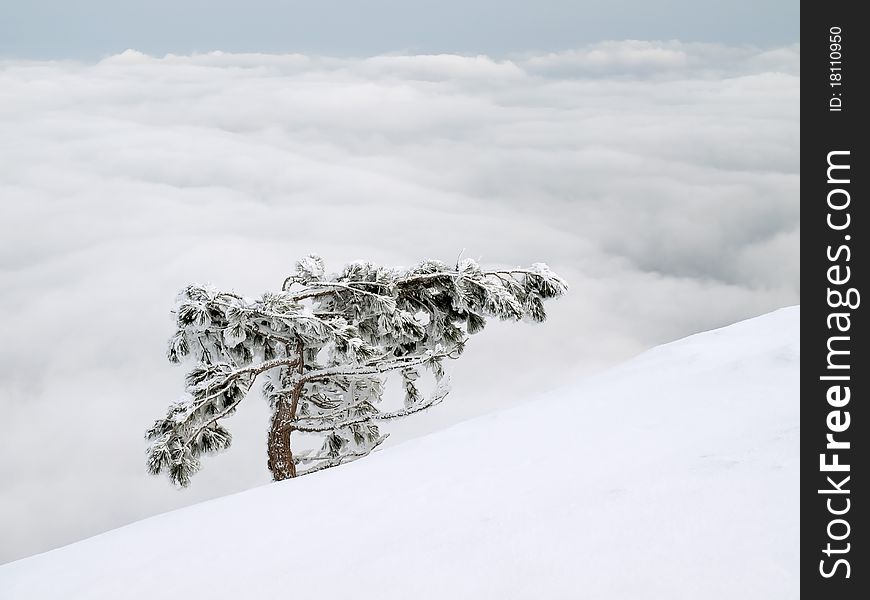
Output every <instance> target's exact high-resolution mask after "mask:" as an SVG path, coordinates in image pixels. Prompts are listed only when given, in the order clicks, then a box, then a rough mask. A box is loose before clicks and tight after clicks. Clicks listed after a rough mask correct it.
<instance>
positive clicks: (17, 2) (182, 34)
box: [0, 0, 800, 60]
mask: <svg viewBox="0 0 870 600" xmlns="http://www.w3.org/2000/svg"><path fill="white" fill-rule="evenodd" d="M799 8H800V2H798V0H730V1H729V2H719V1H715V2H714V1H710V0H707V1H703V0H701V1H699V0H658V1H656V2H648V1H646V0H606V1H604V0H598V1H590V0H535V1H531V0H440V1H438V2H433V1H431V0H367V1H365V2H348V1H347V0H319V1H317V2H314V1H311V0H305V1H302V0H245V1H242V0H149V1H147V2H145V1H142V0H26V1H24V0H0V56H3V55H5V56H15V57H25V58H80V59H86V60H91V59H96V58H100V57H103V56H106V55H109V54H114V53H117V52H121V51H123V50H125V49H127V48H135V49H137V50H140V51H142V52H147V53H149V54H156V55H161V56H162V55H163V54H166V53H175V54H188V53H190V52H194V51H198V52H206V51H209V50H223V51H225V52H306V53H317V54H329V55H332V56H369V55H372V54H381V53H388V52H401V53H418V52H427V53H429V52H459V53H485V54H490V55H501V54H505V53H511V52H516V51H528V50H538V51H556V50H564V49H569V48H576V47H578V46H581V45H584V44H589V43H594V42H600V41H602V40H609V39H617V40H618V39H641V40H648V39H663V40H669V39H679V40H681V41H684V42H695V41H701V42H721V43H726V44H731V45H742V44H753V45H757V46H763V47H772V46H779V45H784V44H792V43H795V42H797V41H798V35H799V34H798V28H799V22H800V20H799Z"/></svg>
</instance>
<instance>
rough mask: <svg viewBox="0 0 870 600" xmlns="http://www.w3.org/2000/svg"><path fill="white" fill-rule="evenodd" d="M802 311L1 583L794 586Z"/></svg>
mask: <svg viewBox="0 0 870 600" xmlns="http://www.w3.org/2000/svg"><path fill="white" fill-rule="evenodd" d="M799 315H800V312H799V308H798V307H792V308H787V309H783V310H779V311H777V312H774V313H771V314H768V315H764V316H762V317H758V318H756V319H751V320H749V321H744V322H741V323H738V324H736V325H733V326H730V327H726V328H724V329H719V330H716V331H712V332H707V333H702V334H698V335H695V336H692V337H689V338H686V339H684V340H680V341H678V342H674V343H671V344H667V345H664V346H660V347H658V348H655V349H653V350H651V351H649V352H647V353H645V354H643V355H641V356H639V357H637V358H636V359H634V360H632V361H630V362H629V363H626V364H625V365H623V366H621V367H619V368H617V369H614V370H611V371H609V372H607V373H604V374H602V375H600V376H598V377H595V378H592V379H590V380H587V381H584V382H581V383H579V384H577V385H576V386H573V387H570V388H566V389H562V390H560V391H558V392H554V393H551V394H549V395H547V396H545V397H542V398H539V399H536V400H534V401H531V402H528V403H526V404H523V405H521V406H519V407H517V408H514V409H511V410H506V411H502V412H499V413H495V414H492V415H488V416H485V417H482V418H478V419H475V420H473V421H468V422H465V423H462V424H460V425H458V426H455V427H452V428H450V429H448V430H445V431H442V432H439V433H437V434H434V435H430V436H428V437H425V438H421V439H418V440H414V441H411V442H408V443H405V444H401V445H399V446H396V447H394V448H390V449H387V450H385V451H383V452H379V453H377V454H375V455H372V456H371V457H369V458H367V459H364V460H361V461H358V462H356V463H353V464H350V465H347V466H344V467H341V468H339V469H332V470H328V471H324V472H322V473H319V474H315V475H312V476H309V477H305V478H301V479H298V480H295V481H287V482H284V483H281V484H273V485H268V486H264V487H261V488H257V489H254V490H250V491H248V492H244V493H241V494H237V495H234V496H228V497H225V498H221V499H218V500H214V501H211V502H206V503H203V504H199V505H196V506H193V507H190V508H187V509H182V510H178V511H174V512H171V513H167V514H163V515H159V516H157V517H153V518H150V519H147V520H144V521H140V522H138V523H134V524H132V525H129V526H127V527H123V528H121V529H117V530H114V531H111V532H108V533H105V534H103V535H99V536H97V537H94V538H90V539H88V540H85V541H83V542H79V543H77V544H73V545H70V546H67V547H65V548H60V549H58V550H54V551H52V552H48V553H45V554H42V555H38V556H35V557H32V558H28V559H24V560H21V561H18V562H14V563H11V564H8V565H5V566H2V567H0V598H3V599H4V600H6V599H16V600H17V599H27V600H42V599H56V598H64V599H68V600H72V599H88V600H118V599H139V598H142V599H149V600H153V599H155V598H160V599H164V598H172V599H175V598H183V599H185V600H197V599H200V598H208V599H213V600H218V599H225V598H226V599H230V598H232V599H249V598H277V597H287V598H317V599H321V600H326V599H332V598H336V599H337V598H363V599H368V598H373V599H374V598H377V599H379V600H385V599H394V598H395V599H402V600H405V599H412V598H413V599H418V598H419V599H424V598H439V599H466V598H468V599H481V598H492V599H526V598H528V599H536V600H537V599H543V598H548V599H550V598H571V599H576V598H583V599H595V598H607V599H615V598H626V599H632V600H635V599H639V598H662V599H668V600H674V599H678V598H691V599H698V598H705V599H713V598H723V599H724V598H727V599H734V598H740V599H750V598H759V599H764V600H773V599H778V598H783V599H785V598H797V597H798V534H799V530H798V509H799V504H798V432H799V423H800V418H799V417H800V416H799V403H798V399H799V391H798V366H799V360H800V354H799V325H798V322H799ZM590 343H595V342H594V340H590ZM213 466H214V467H215V468H219V465H217V464H215V465H213ZM194 485H195V482H194ZM58 501H59V502H62V499H58Z"/></svg>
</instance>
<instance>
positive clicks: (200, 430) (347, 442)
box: [146, 256, 567, 486]
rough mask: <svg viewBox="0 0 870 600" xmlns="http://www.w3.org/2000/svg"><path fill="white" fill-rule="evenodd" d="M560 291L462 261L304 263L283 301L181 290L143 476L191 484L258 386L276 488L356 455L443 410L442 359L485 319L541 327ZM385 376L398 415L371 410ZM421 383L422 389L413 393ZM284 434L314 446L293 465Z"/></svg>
mask: <svg viewBox="0 0 870 600" xmlns="http://www.w3.org/2000/svg"><path fill="white" fill-rule="evenodd" d="M566 291H567V284H566V283H565V281H564V280H563V279H562V278H560V277H559V276H558V275H556V274H555V273H553V272H552V271H550V269H549V268H548V267H547V265H545V264H543V263H536V264H534V265H532V266H531V267H530V268H528V269H498V270H484V269H482V268H481V267H480V265H478V264H477V263H476V262H475V261H473V260H470V259H465V260H462V261H460V262H458V263H457V264H456V265H453V266H449V265H447V264H445V263H442V262H440V261H435V260H426V261H423V262H421V263H420V264H418V265H417V266H415V267H412V268H410V269H401V268H392V269H391V268H386V267H381V266H378V265H375V264H372V263H370V262H364V261H357V262H353V263H350V264H349V265H347V266H346V267H345V268H344V269H343V270H342V271H341V272H339V273H334V274H326V271H325V267H324V262H323V259H321V258H320V257H318V256H307V257H305V258H303V259H301V260H300V261H299V262H298V263H297V264H296V270H295V272H294V273H293V274H292V275H290V276H289V277H287V279H286V280H285V281H284V284H283V286H282V288H281V290H280V291H276V292H267V293H265V294H263V296H261V297H260V298H247V297H243V296H239V295H237V294H234V293H230V292H221V291H219V290H216V289H213V288H211V287H208V286H199V285H190V286H188V287H186V288H185V289H184V290H182V291H181V293H180V294H179V296H178V304H177V306H176V309H175V315H176V324H177V331H176V332H175V334H174V335H173V336H172V338H171V339H170V340H169V349H168V358H169V360H170V361H172V362H186V363H189V364H190V365H191V367H190V371H189V372H188V374H187V378H186V386H185V393H184V395H183V396H182V397H181V398H180V399H179V400H177V401H176V402H175V403H173V404H172V405H170V407H169V409H168V411H167V413H166V416H165V417H164V418H163V419H159V420H158V421H156V422H155V423H154V425H153V426H152V427H151V428H150V429H149V430H148V431H147V432H146V437H147V438H148V440H150V445H149V448H148V461H147V464H148V469H149V471H150V472H151V473H153V474H159V473H166V474H167V475H168V476H169V478H170V479H171V480H172V481H173V482H174V483H175V484H176V485H179V486H186V485H188V484H189V483H190V478H191V476H192V475H193V474H194V473H196V471H198V470H199V468H200V460H201V457H202V456H203V455H205V454H209V453H213V452H217V451H219V450H224V449H226V448H229V446H230V444H231V443H232V436H231V435H230V433H229V432H228V431H227V430H226V429H225V428H224V426H223V420H224V419H225V418H226V417H229V416H231V415H232V414H233V413H234V412H235V410H236V408H237V407H238V406H239V404H240V403H241V402H242V400H244V398H245V396H246V395H247V393H248V391H249V390H250V388H251V386H252V385H253V383H254V380H255V379H257V378H258V377H260V376H262V378H263V380H264V381H263V394H264V395H265V397H266V400H267V401H268V402H269V406H270V407H271V409H272V417H271V425H270V430H269V437H268V444H267V449H268V457H269V460H268V464H269V469H270V471H271V472H272V476H273V478H274V479H275V480H276V481H277V480H282V479H286V478H289V477H296V476H297V475H303V474H306V473H311V472H313V471H318V470H321V469H324V468H328V467H332V466H336V465H339V464H342V463H345V462H348V461H351V460H355V459H357V458H359V457H362V456H365V455H367V454H368V453H369V452H371V451H372V450H373V449H374V448H376V447H377V446H378V445H380V444H381V442H383V441H384V439H385V438H386V434H385V433H382V432H381V429H380V426H381V423H382V422H383V421H386V420H390V419H396V418H400V417H404V416H407V415H411V414H413V413H416V412H419V411H422V410H425V409H426V408H429V407H430V406H433V405H435V404H437V403H438V402H441V400H443V399H444V397H445V396H446V395H447V393H448V391H449V379H448V377H447V375H446V373H445V371H444V365H443V362H444V359H447V358H457V357H459V355H460V354H461V353H462V351H463V349H464V347H465V344H466V342H467V340H468V336H469V335H471V334H475V333H477V332H479V331H481V330H482V329H483V328H484V327H485V326H486V320H487V319H488V318H497V319H502V320H514V321H517V320H521V319H526V320H529V321H533V322H541V321H544V319H545V318H546V313H545V311H544V301H545V300H548V299H550V298H556V297H558V296H561V295H562V294H564V293H565V292H566ZM391 371H396V372H398V374H399V376H400V379H401V385H402V387H403V395H404V404H403V406H402V408H400V409H396V410H387V409H385V408H383V407H382V405H381V400H382V398H383V394H384V384H385V379H384V377H385V374H387V373H388V372H391ZM422 371H428V372H430V373H431V375H432V377H431V379H432V381H433V382H434V383H433V385H432V386H431V387H432V389H431V390H422V389H420V381H421V379H420V376H421V372H422ZM293 432H301V433H303V434H308V435H309V436H316V437H317V438H319V439H320V442H319V445H318V447H317V448H315V449H314V450H309V451H306V452H300V453H297V454H295V455H294V453H293V452H292V450H291V447H290V436H291V434H292V433H293Z"/></svg>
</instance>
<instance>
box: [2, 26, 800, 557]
mask: <svg viewBox="0 0 870 600" xmlns="http://www.w3.org/2000/svg"><path fill="white" fill-rule="evenodd" d="M798 72H799V50H798V48H797V47H789V48H782V49H779V50H772V51H760V50H752V49H746V48H737V49H735V48H726V47H721V46H714V45H699V44H680V43H678V42H666V43H659V42H611V43H605V44H599V45H596V46H592V47H589V48H584V49H580V50H577V51H574V52H567V53H563V54H559V55H542V56H531V57H529V56H526V57H516V58H514V59H513V60H501V61H499V60H493V59H490V58H488V57H484V56H476V57H461V56H452V55H439V56H381V57H375V58H369V59H360V60H346V59H330V58H319V57H308V56H302V55H286V56H274V55H260V54H245V55H237V54H226V53H217V52H215V53H209V54H202V55H194V56H189V57H186V56H171V55H170V56H166V57H164V58H153V57H150V56H147V55H144V54H140V53H136V52H133V51H128V52H125V53H123V54H121V55H118V56H114V57H111V58H108V59H106V60H103V61H102V62H100V63H97V64H94V65H85V64H78V63H64V62H14V61H5V62H0V139H3V140H4V141H5V143H4V144H2V145H0V222H2V224H3V228H4V233H3V236H2V239H0V329H2V331H3V337H4V340H5V342H6V343H5V344H4V345H3V346H2V347H0V381H2V383H0V405H2V410H3V412H4V415H5V418H4V421H3V425H2V433H0V436H2V438H3V440H4V449H5V450H4V452H3V455H2V458H0V477H2V478H3V481H4V486H3V489H2V491H0V515H2V516H0V529H2V530H3V531H4V541H5V542H6V543H5V544H4V545H3V549H2V552H0V560H3V559H11V558H14V557H16V556H21V555H24V554H27V553H32V552H36V551H39V550H43V549H45V548H48V547H51V546H53V545H57V544H59V543H63V542H67V541H72V540H74V539H77V538H79V537H82V536H84V535H88V534H91V533H94V532H97V531H99V530H102V529H105V528H109V527H113V526H116V525H119V524H122V523H124V522H127V521H130V520H132V519H134V518H138V517H141V516H144V515H147V514H151V513H154V512H156V511H159V510H164V509H168V508H171V507H175V506H179V505H181V504H186V503H189V502H194V501H198V500H201V499H203V498H206V497H211V496H214V495H218V494H223V493H228V492H231V491H235V490H239V489H243V488H246V487H250V486H252V485H256V484H257V483H261V482H266V481H267V480H268V475H267V472H266V470H265V464H264V462H265V459H264V457H263V439H262V438H263V436H264V435H265V433H264V431H265V419H266V414H265V407H264V406H262V403H261V402H260V401H259V399H258V398H256V397H252V398H251V399H250V401H249V402H248V406H247V407H245V408H246V409H245V410H243V411H240V413H239V414H238V415H237V416H236V417H234V418H233V421H234V422H232V423H231V425H232V429H233V430H234V432H235V434H236V447H234V448H233V450H231V451H230V452H229V453H228V454H226V455H224V456H220V457H214V458H212V459H211V460H209V461H208V464H207V465H206V466H205V468H204V470H203V472H202V473H201V474H200V475H198V476H197V479H198V480H197V481H195V482H194V485H193V488H192V489H191V490H189V491H185V492H184V493H183V494H180V493H176V492H175V491H174V490H171V489H169V488H168V485H167V484H166V482H164V481H162V480H152V479H149V478H147V477H146V476H145V475H144V468H143V461H142V458H143V453H142V450H143V440H142V432H143V430H144V428H145V427H146V426H147V425H149V424H150V422H151V420H152V419H154V418H156V417H157V416H159V415H160V414H161V413H162V411H163V408H164V406H165V405H166V403H167V402H169V401H171V400H172V399H173V398H174V397H175V396H176V395H177V394H178V393H179V391H180V389H181V375H182V373H181V371H180V370H179V369H177V368H173V367H172V366H171V365H169V364H168V363H167V362H166V361H165V360H164V358H163V352H164V347H165V339H166V338H167V336H168V334H169V333H170V329H171V322H170V317H169V314H168V311H169V308H170V307H171V304H172V299H173V297H174V294H175V293H176V291H177V290H178V289H179V288H180V287H181V286H183V285H184V284H186V283H188V282H190V281H210V282H212V283H214V284H216V285H219V286H222V287H228V288H234V289H237V290H240V291H244V292H248V293H252V294H255V293H258V292H260V291H263V290H265V289H267V288H270V287H274V286H276V285H278V284H279V282H280V281H282V279H283V276H284V275H285V274H286V272H287V270H288V269H289V268H290V267H291V265H292V264H293V262H294V260H295V259H296V258H297V257H298V256H300V255H302V254H305V253H308V252H312V251H314V252H320V253H322V254H323V255H324V256H325V257H326V258H327V259H328V261H329V262H330V263H331V264H332V265H333V266H334V267H338V266H340V265H341V264H342V263H343V262H345V261H348V260H353V259H357V258H370V259H373V260H376V261H382V262H385V263H395V264H409V263H412V262H414V261H416V260H418V259H420V258H421V257H426V256H432V257H439V258H442V259H445V260H451V259H453V258H454V257H455V256H456V254H457V253H458V251H459V250H461V249H463V248H465V249H466V250H465V251H466V255H470V256H475V257H479V258H481V259H482V260H483V261H484V262H486V263H506V264H522V263H529V262H534V261H546V262H549V263H550V264H551V266H552V267H553V268H554V269H555V270H557V271H558V272H560V273H562V274H563V275H564V276H565V277H567V278H568V279H569V281H570V282H571V284H572V292H571V294H570V295H569V296H568V297H566V298H565V299H564V300H562V301H560V302H558V303H556V304H554V305H553V306H552V320H551V321H550V322H549V323H548V324H545V325H543V326H540V327H531V326H526V325H504V326H494V327H492V329H491V330H488V331H487V332H486V333H485V334H483V335H481V336H479V338H475V339H473V340H472V343H471V344H470V345H469V351H468V353H467V355H466V356H465V357H464V358H463V360H462V361H458V362H457V363H456V364H455V365H453V367H454V373H455V384H456V389H455V390H454V392H453V394H452V395H451V397H450V398H449V400H448V402H446V403H445V404H444V405H443V406H442V407H440V408H439V409H437V410H435V411H433V412H432V413H431V414H429V415H426V416H421V417H418V418H417V419H415V420H414V422H412V423H405V424H402V425H400V426H399V427H398V430H397V433H396V435H395V436H394V439H401V438H402V437H403V436H408V435H413V434H417V433H419V432H421V431H424V430H427V429H430V428H434V427H438V426H441V425H444V424H447V423H450V422H453V421H455V420H458V419H460V418H463V417H464V416H467V415H470V414H473V413H475V412H479V411H483V410H487V409H489V408H492V407H495V406H498V405H501V404H505V403H510V402H514V401H517V400H520V399H521V398H522V397H523V396H524V395H526V394H528V393H529V392H530V391H532V390H534V389H537V388H548V387H553V386H556V385H559V384H560V383H563V382H565V381H568V380H570V379H572V378H574V377H576V376H577V375H578V374H580V373H585V372H590V371H592V370H595V369H599V368H601V367H603V366H605V365H608V364H612V363H614V362H616V361H619V360H621V359H623V358H626V357H627V356H629V355H631V354H633V353H636V352H638V351H640V350H642V349H644V348H646V347H649V346H651V345H653V344H656V343H660V342H663V341H667V340H670V339H674V338H677V337H680V336H682V335H685V334H688V333H692V332H694V331H698V330H700V329H705V328H710V327H714V326H718V325H722V324H725V323H728V322H731V321H734V320H737V319H739V318H742V317H746V316H750V315H753V314H757V313H761V312H764V311H766V310H769V309H772V308H775V307H778V306H782V305H785V304H791V303H795V302H796V301H797V299H798V283H799V282H798V270H797V267H798V264H799V254H798V246H797V243H798V238H799V210H798V190H797V184H798V148H799V144H798V134H799V131H798V116H799V96H798V83H799V78H798ZM578 401H582V399H578ZM58 499H62V501H61V502H60V504H62V506H60V507H58V503H59V502H58ZM53 507H54V508H53Z"/></svg>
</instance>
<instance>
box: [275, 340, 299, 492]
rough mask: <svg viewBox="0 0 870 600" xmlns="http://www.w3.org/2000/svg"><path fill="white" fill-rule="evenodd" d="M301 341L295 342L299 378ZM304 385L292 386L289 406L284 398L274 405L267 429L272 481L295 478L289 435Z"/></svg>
mask: <svg viewBox="0 0 870 600" xmlns="http://www.w3.org/2000/svg"><path fill="white" fill-rule="evenodd" d="M302 350H303V346H302V340H301V339H298V338H297V340H296V357H297V358H296V373H297V374H298V375H299V376H300V377H301V376H302V374H303V373H304V372H305V360H304V357H303V355H302ZM304 387H305V384H304V383H302V382H301V381H300V382H298V383H296V385H294V386H293V392H292V394H291V395H290V404H287V399H286V397H284V396H282V397H281V398H279V399H278V402H277V403H276V405H275V413H274V414H273V415H272V423H271V425H270V427H269V441H268V443H267V448H268V452H269V462H268V463H267V464H268V465H269V471H271V472H272V480H273V481H283V480H285V479H290V478H291V477H296V463H294V462H293V451H292V450H291V448H290V434H291V433H293V419H294V418H295V417H296V408H297V407H298V406H299V398H300V397H301V396H302V389H303V388H304Z"/></svg>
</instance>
